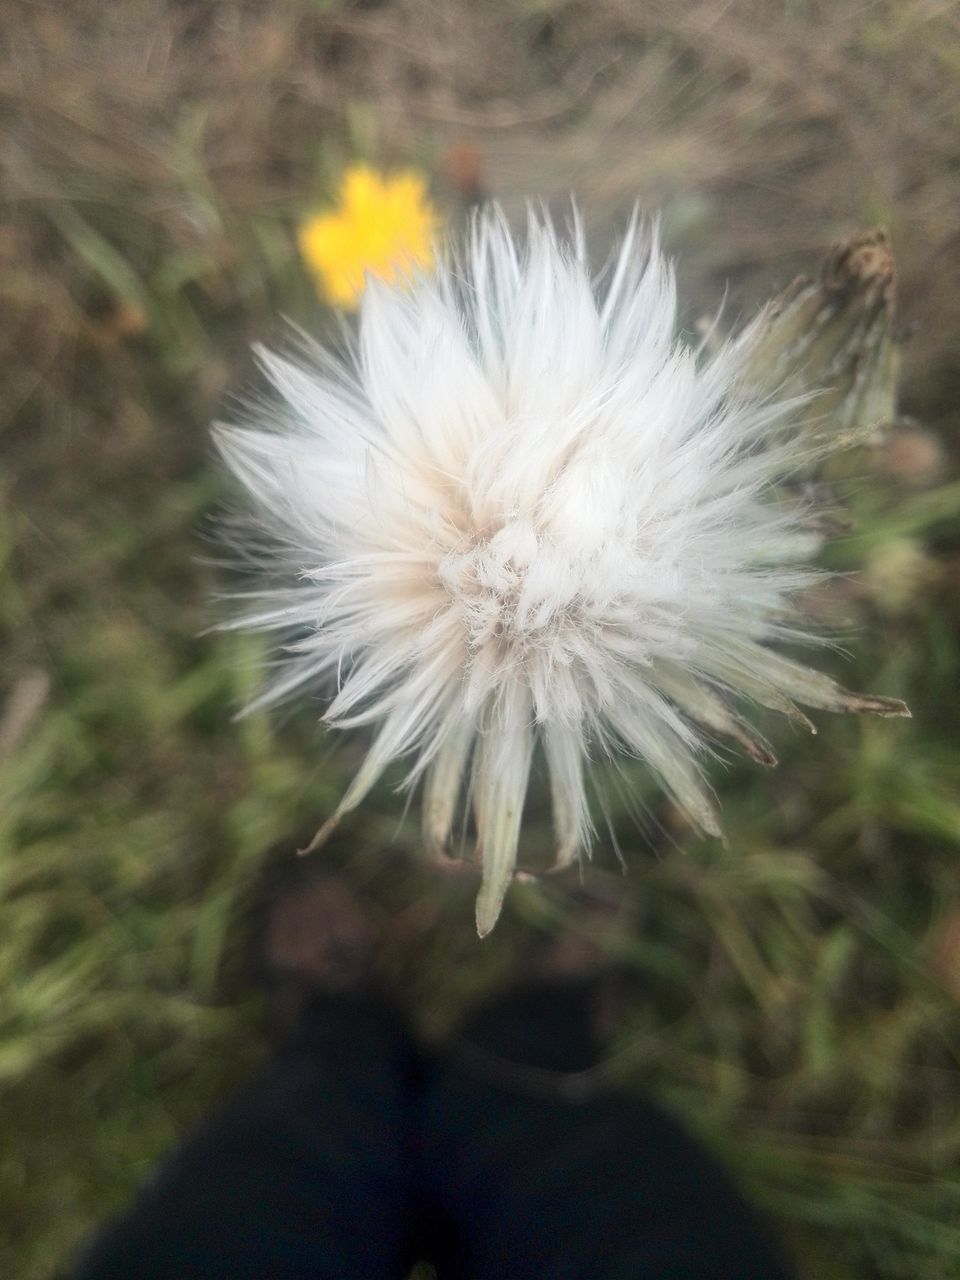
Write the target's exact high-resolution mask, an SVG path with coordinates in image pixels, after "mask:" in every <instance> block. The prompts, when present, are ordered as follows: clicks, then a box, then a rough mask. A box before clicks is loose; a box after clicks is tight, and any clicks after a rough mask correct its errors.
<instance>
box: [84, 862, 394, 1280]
mask: <svg viewBox="0 0 960 1280" xmlns="http://www.w3.org/2000/svg"><path fill="white" fill-rule="evenodd" d="M370 951H371V941H370V936H369V929H368V928H367V925H366V922H365V919H364V917H363V913H362V910H361V908H360V907H359V906H358V905H357V903H356V902H355V901H354V899H353V898H352V896H351V894H350V892H349V890H347V889H346V888H345V887H344V886H342V885H340V884H339V883H338V882H337V881H335V880H331V881H328V882H326V883H321V884H318V885H313V886H307V888H306V889H304V888H302V887H300V888H297V889H296V891H295V892H292V893H284V894H282V895H281V896H280V898H279V899H278V901H277V903H275V904H274V907H273V908H272V909H271V914H270V917H269V920H268V928H267V940H266V970H267V972H266V975H265V976H266V977H267V979H268V981H269V983H270V985H271V988H272V989H273V991H274V999H273V1001H272V1007H273V1008H274V1011H275V1013H276V1014H277V1015H278V1017H279V1021H280V1023H281V1025H282V1027H284V1028H285V1029H286V1035H285V1040H286V1043H285V1045H284V1047H283V1048H282V1050H281V1051H280V1053H279V1054H278V1056H277V1058H276V1060H275V1061H274V1063H273V1065H272V1066H271V1067H270V1068H269V1069H268V1070H267V1071H266V1072H265V1073H264V1074H263V1076H262V1078H261V1079H260V1080H259V1081H258V1082H257V1083H255V1084H254V1085H253V1086H251V1087H250V1088H249V1089H248V1090H247V1091H246V1093H245V1094H244V1095H243V1096H242V1097H241V1098H239V1099H238V1100H237V1101H236V1102H234V1103H233V1104H232V1105H230V1106H228V1107H227V1108H226V1109H225V1110H223V1111H222V1112H221V1113H220V1114H219V1115H218V1116H216V1117H214V1118H213V1119H211V1120H210V1121H208V1122H207V1123H206V1125H205V1126H204V1127H203V1128H202V1129H201V1130H200V1131H199V1132H198V1133H196V1134H195V1135H194V1136H193V1137H192V1138H189V1139H188V1140H187V1142H186V1143H185V1144H184V1146H183V1147H182V1148H180V1149H179V1150H178V1151H177V1152H175V1153H174V1155H173V1156H172V1157H171V1158H170V1159H169V1160H168V1161H167V1162H166V1163H165V1164H164V1165H163V1166H162V1167H161V1169H160V1171H159V1172H158V1173H157V1174H156V1175H155V1176H154V1178H153V1179H152V1180H151V1182H150V1183H149V1184H148V1185H147V1187H146V1188H145V1189H144V1190H143V1191H142V1192H141V1194H140V1196H139V1198H138V1200H137V1202H136V1203H135V1205H134V1206H133V1208H132V1209H131V1210H130V1211H129V1212H128V1213H127V1214H126V1215H124V1216H123V1217H121V1218H120V1219H119V1220H117V1221H116V1222H115V1223H112V1224H110V1225H109V1226H108V1227H107V1228H106V1229H105V1230H104V1231H102V1232H101V1234H100V1235H99V1236H98V1237H97V1238H96V1239H95V1240H94V1241H93V1243H92V1244H91V1245H89V1246H88V1247H87V1249H86V1250H85V1252H84V1254H83V1255H82V1256H81V1259H80V1261H79V1262H78V1264H77V1265H76V1268H75V1270H74V1271H73V1272H72V1273H71V1280H402V1278H403V1277H404V1276H405V1275H406V1273H407V1270H408V1269H409V1256H408V1232H409V1217H410V1214H409V1209H408V1202H407V1201H408V1195H409V1189H410V1185H411V1179H410V1171H409V1160H408V1153H409V1140H408V1133H407V1128H408V1124H409V1113H410V1095H411V1089H412V1087H413V1085H412V1076H413V1075H414V1074H415V1072H416V1070H417V1061H416V1057H415V1054H414V1051H413V1050H412V1048H411V1046H410V1042H409V1040H408V1038H407V1036H406V1033H405V1031H404V1029H403V1027H402V1026H401V1024H400V1022H399V1020H398V1018H397V1017H396V1016H395V1014H394V1013H393V1012H392V1010H391V1009H390V1008H388V1007H387V1006H386V1005H385V1004H384V1003H383V1002H382V1001H381V1000H379V999H377V998H375V997H374V996H373V995H371V994H369V991H370V984H368V983H367V982H366V981H365V973H366V968H367V965H368V963H369V953H370Z"/></svg>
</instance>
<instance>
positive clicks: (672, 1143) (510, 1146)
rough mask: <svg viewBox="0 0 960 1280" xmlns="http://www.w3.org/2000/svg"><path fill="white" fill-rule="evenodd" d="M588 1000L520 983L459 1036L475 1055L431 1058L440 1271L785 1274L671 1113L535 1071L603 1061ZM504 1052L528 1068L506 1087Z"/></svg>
mask: <svg viewBox="0 0 960 1280" xmlns="http://www.w3.org/2000/svg"><path fill="white" fill-rule="evenodd" d="M589 998H590V993H589V991H588V989H587V988H585V987H580V988H575V987H562V988H561V987H538V988H536V989H530V990H527V991H525V992H518V993H516V994H514V995H512V996H510V997H508V998H506V999H503V1000H501V1001H499V1002H497V1003H496V1004H495V1005H493V1006H491V1007H489V1008H488V1009H486V1010H485V1011H483V1012H482V1013H481V1014H480V1015H479V1016H478V1017H477V1018H475V1019H474V1021H473V1023H472V1024H471V1025H470V1026H469V1027H468V1028H467V1029H466V1031H465V1032H464V1036H463V1039H464V1041H465V1042H467V1044H468V1045H470V1046H474V1047H475V1049H476V1050H479V1052H475V1051H468V1052H467V1054H466V1057H463V1056H461V1057H460V1059H459V1061H457V1060H456V1059H454V1060H451V1061H448V1062H446V1063H443V1064H441V1065H438V1066H437V1067H436V1068H435V1069H434V1076H433V1080H432V1083H431V1086H430V1088H429V1091H428V1094H427V1101H426V1104H425V1114H424V1118H423V1121H422V1129H423V1131H424V1132H425V1135H426V1136H425V1139H424V1150H423V1164H424V1173H423V1180H424V1182H425V1184H426V1185H427V1186H428V1187H429V1188H430V1189H431V1191H432V1194H433V1197H434V1201H435V1213H436V1217H437V1220H438V1221H441V1222H444V1223H446V1224H452V1233H453V1234H452V1236H451V1239H450V1241H449V1242H448V1245H447V1247H446V1254H445V1258H443V1259H441V1261H442V1262H444V1264H445V1265H443V1266H442V1268H441V1270H440V1273H439V1274H440V1277H441V1280H448V1278H449V1280H505V1278H506V1277H509V1280H527V1278H528V1277H529V1278H530V1280H532V1278H533V1277H537V1278H538V1280H541V1278H542V1277H547V1276H549V1277H550V1280H573V1278H574V1277H577V1280H668V1278H669V1280H784V1278H785V1277H786V1276H787V1275H788V1272H787V1271H786V1270H785V1269H784V1267H783V1265H782V1264H781V1263H780V1262H779V1260H778V1259H777V1257H776V1254H775V1252H774V1251H773V1249H772V1247H771V1246H770V1244H769V1243H768V1241H767V1239H766V1237H765V1235H764V1234H763V1232H762V1230H761V1228H760V1226H759V1224H758V1222H757V1220H756V1219H755V1218H754V1216H753V1214H752V1213H751V1211H750V1210H749V1209H748V1207H747V1206H746V1204H744V1202H743V1201H742V1199H741V1198H740V1196H739V1195H738V1194H737V1192H736V1191H735V1190H734V1189H733V1187H732V1186H731V1184H730V1183H729V1181H728V1180H727V1178H726V1177H725V1175H724V1174H723V1173H722V1171H721V1170H720V1169H719V1168H718V1167H717V1166H716V1165H715V1164H714V1162H713V1161H712V1159H711V1158H710V1157H709V1156H708V1155H707V1154H706V1153H705V1152H704V1151H703V1150H702V1149H701V1148H700V1147H699V1146H698V1145H697V1144H696V1143H695V1142H693V1141H692V1139H691V1138H689V1137H688V1136H687V1135H686V1134H685V1133H684V1132H683V1131H682V1130H681V1129H680V1128H679V1126H678V1125H677V1124H676V1122H675V1121H673V1120H672V1119H670V1118H669V1117H668V1116H667V1115H666V1114H665V1113H663V1112H661V1111H660V1110H659V1109H658V1108H656V1107H654V1106H653V1105H651V1104H650V1103H647V1102H645V1101H642V1100H640V1099H637V1098H633V1097H627V1096H619V1095H617V1094H615V1093H612V1092H609V1091H607V1090H604V1089H603V1088H600V1089H598V1090H596V1091H594V1093H593V1095H592V1096H589V1097H585V1098H582V1099H581V1100H572V1099H571V1098H570V1097H569V1096H568V1097H564V1096H563V1095H562V1094H561V1093H559V1092H558V1090H557V1087H556V1081H554V1082H553V1086H552V1087H551V1083H550V1078H549V1075H542V1076H541V1075H539V1074H538V1069H542V1070H543V1071H544V1072H545V1073H549V1072H575V1071H580V1070H583V1069H585V1068H588V1067H590V1066H592V1065H593V1063H594V1062H595V1061H596V1056H597V1055H596V1052H595V1048H594V1045H593V1043H592V1039H591V1036H590V1034H589V1031H588V1028H589V1016H588V1009H589ZM485 1055H491V1057H486V1056H485ZM494 1059H496V1060H502V1059H507V1060H509V1061H510V1062H512V1063H518V1064H524V1065H525V1066H526V1067H527V1068H528V1071H527V1072H526V1074H523V1075H521V1077H520V1078H518V1079H517V1080H516V1083H514V1084H513V1085H511V1084H510V1083H509V1080H508V1079H507V1078H506V1076H504V1074H503V1072H502V1068H501V1067H499V1066H497V1064H496V1061H495V1060H494ZM529 1068H532V1069H533V1070H532V1071H531V1070H529ZM508 1074H509V1073H508ZM568 1093H569V1091H568Z"/></svg>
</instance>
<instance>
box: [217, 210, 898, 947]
mask: <svg viewBox="0 0 960 1280" xmlns="http://www.w3.org/2000/svg"><path fill="white" fill-rule="evenodd" d="M676 309H677V304H676V291H675V285H674V276H673V271H672V268H671V266H670V264H669V263H668V262H667V261H666V260H665V259H664V257H663V256H662V254H661V252H660V249H659V246H658V243H657V238H656V234H655V231H653V230H650V229H646V230H645V229H644V228H642V227H641V226H640V225H639V224H638V223H636V222H634V223H633V224H632V225H631V227H630V228H629V230H628V231H627V233H626V236H625V238H624V239H623V242H622V244H621V245H620V247H619V251H618V253H617V255H616V257H615V258H614V259H613V260H612V261H611V263H610V265H609V266H608V268H607V270H606V272H604V273H601V276H600V278H599V279H595V278H594V276H593V275H592V273H591V269H590V267H589V265H588V262H587V255H586V252H585V248H584V242H583V235H582V233H581V231H580V229H579V226H578V225H577V224H575V225H574V227H573V229H572V231H571V232H570V233H569V234H562V233H560V232H559V231H558V230H557V229H556V228H555V227H554V225H553V224H552V223H551V222H550V221H549V219H548V218H547V217H546V216H545V215H541V214H537V213H531V214H530V215H529V218H528V222H527V226H526V229H525V232H524V234H523V235H522V236H517V235H515V234H514V233H513V232H512V231H511V229H510V227H509V226H508V224H507V222H506V220H505V218H504V217H503V215H502V214H501V213H500V212H499V211H498V210H497V209H496V208H490V209H487V210H485V211H483V212H482V213H481V214H480V215H479V216H478V217H477V219H476V221H475V223H474V225H473V228H472V232H471V234H470V235H469V236H468V237H467V239H466V243H465V245H464V246H463V248H462V250H461V251H460V252H459V253H457V252H452V253H451V254H449V255H448V256H447V258H446V259H445V260H444V261H442V262H441V263H440V265H439V267H438V268H437V270H436V271H435V272H433V273H432V274H430V275H422V276H419V277H416V278H413V279H410V280H407V281H405V282H403V284H401V285H396V286H390V285H384V284H382V283H378V282H376V281H373V280H370V281H369V282H368V286H367V289H366V291H365V295H364V298H363V302H362V306H361V311H360V316H359V324H358V328H357V329H356V331H355V335H354V337H353V338H352V339H350V340H349V341H348V342H347V343H346V348H345V350H344V351H343V352H342V353H341V354H339V355H334V354H331V353H330V352H328V351H326V350H322V349H320V348H317V347H310V346H309V345H308V344H305V345H304V347H303V349H302V350H301V351H300V352H299V353H298V354H297V356H296V357H295V358H291V357H289V356H287V357H281V356H279V355H275V354H272V353H269V352H261V353H260V359H261V362H262V365H263V367H264V369H265V371H266V373H267V375H268V377H269V379H270V381H271V382H272V384H273V387H274V388H275V391H276V398H275V400H273V401H272V402H271V403H270V404H269V405H266V406H260V407H259V408H256V409H252V410H251V411H250V414H249V419H248V420H247V421H245V422H242V423H239V424H237V425H230V426H226V425H224V426H220V427H219V428H218V429H217V443H218V445H219V448H220V450H221V452H222V454H223V457H224V458H225V460H226V462H227V464H228V466H229V468H230V469H231V471H232V472H233V474H234V475H235V477H236V478H237V479H238V480H239V482H240V484H241V485H242V486H243V489H244V490H245V491H246V495H247V500H248V501H247V508H248V512H249V525H248V534H247V535H246V536H247V538H248V545H249V546H250V547H253V548H255V549H256V550H255V552H254V558H255V560H256V562H257V565H258V567H259V571H260V572H262V573H263V574H264V575H265V584H264V589H262V590H256V591H253V592H251V593H250V595H249V597H248V599H247V600H246V602H245V604H244V606H243V608H242V611H241V612H240V613H239V616H237V617H235V618H234V619H233V620H232V622H231V623H230V624H229V625H231V626H238V627H242V628H249V629H255V630H260V631H268V632H271V633H273V634H274V635H275V637H276V641H277V650H276V658H277V661H276V663H275V664H274V665H273V668H272V674H271V676H270V678H269V681H268V683H267V685H266V688H265V691H264V693H263V695H262V696H261V698H260V699H259V700H258V701H259V702H260V703H263V702H274V701H279V700H280V699H283V698H288V697H292V696H295V695H297V694H301V693H307V692H310V693H315V692H317V691H325V692H326V693H327V694H328V696H329V699H330V700H329V705H327V707H326V711H325V715H324V719H325V721H326V722H327V724H328V725H330V726H331V727H334V728H338V729H360V728H363V727H369V728H371V729H372V730H373V734H372V741H371V744H370V746H369V750H368V752H367V755H366V758H365V760H364V763H363V765H362V767H361V768H360V770H359V772H358V773H357V775H356V776H355V778H354V779H353V781H352V783H351V784H350V785H349V787H348V788H347V790H346V793H345V794H344V795H343V797H342V799H341V801H340V804H339V806H338V808H337V810H336V812H335V813H334V814H333V815H332V817H331V818H330V819H329V821H328V822H327V823H325V825H324V827H323V828H322V829H321V831H320V832H319V833H318V838H317V841H315V842H314V843H315V844H316V843H319V842H320V841H321V840H322V839H323V838H324V836H325V835H326V833H327V832H328V831H329V830H330V829H331V828H332V826H333V825H334V824H335V823H336V822H337V821H338V820H339V818H340V817H341V816H342V815H343V814H345V813H347V812H348V811H349V810H352V809H354V808H355V807H356V806H357V805H358V804H359V803H360V802H361V801H362V800H363V798H364V796H365V795H366V794H367V793H368V791H369V790H370V788H371V787H372V786H373V784H374V783H375V782H376V781H377V779H378V778H379V777H380V775H381V774H382V772H383V770H384V769H385V767H386V766H387V765H388V764H390V763H391V762H392V761H394V760H397V759H399V758H404V759H406V760H407V761H408V762H409V765H410V768H409V772H408V774H407V778H406V782H407V784H408V785H410V786H412V785H414V784H416V783H418V782H419V781H421V780H422V782H423V814H424V835H425V841H426V844H427V847H428V849H429V850H431V851H433V852H435V853H441V852H442V851H444V850H445V848H446V846H447V844H448V841H449V838H450V834H451V830H452V829H453V827H454V824H455V822H456V819H457V814H458V812H459V810H460V808H461V806H462V805H464V804H467V805H469V806H470V807H471V809H472V812H473V818H474V824H475V830H476V857H477V859H478V861H479V862H480V865H481V868H482V885H481V889H480V893H479V897H478V900H477V927H478V930H479V932H480V933H481V935H482V934H486V933H488V932H489V931H490V929H491V928H492V927H493V925H494V924H495V922H496V919H497V916H498V915H499V912H500V909H501V905H502V902H503V898H504V894H505V892H506V889H507V887H508V885H509V883H510V880H511V878H512V875H513V873H514V869H515V865H516V860H517V847H518V841H519V836H520V827H521V817H522V812H523V807H524V799H525V795H526V791H527V785H528V779H529V775H530V769H531V760H532V757H533V754H534V750H535V747H536V746H537V745H538V744H539V745H540V746H542V751H543V756H544V759H545V761H546V765H547V769H548V771H549V776H550V787H551V794H552V804H553V817H554V826H555V832H556V861H557V864H558V865H560V866H565V865H567V864H569V863H570V862H571V861H572V860H574V859H575V858H576V857H578V856H579V855H581V854H583V853H584V852H585V851H586V850H588V849H589V846H590V842H591V837H592V830H593V827H592V819H591V811H590V805H589V803H588V796H587V788H586V777H585V775H586V772H587V770H588V768H589V762H590V759H591V758H595V757H596V756H597V755H598V753H608V754H616V753H621V752H622V753H628V754H630V755H632V756H635V757H639V758H641V759H642V760H644V761H645V762H646V764H647V765H648V766H649V767H650V769H651V770H653V771H654V773H655V774H656V775H657V776H658V778H659V780H660V782H661V784H662V785H663V787H664V788H665V790H666V791H667V792H668V793H669V794H670V795H671V797H672V798H673V800H674V801H675V803H676V804H677V805H678V806H679V807H680V809H681V810H682V811H683V812H684V813H685V814H686V815H687V816H688V817H689V819H690V820H691V821H692V822H693V823H694V824H695V825H696V826H697V827H698V828H700V829H701V830H702V831H704V832H708V833H710V834H713V835H719V834H720V825H719V820H718V816H717V812H716V807H715V804H714V801H713V798H712V796H711V793H710V790H709V788H708V787H707V786H706V784H705V782H704V779H703V776H702V762H703V758H704V755H705V753H706V752H708V750H709V742H710V740H711V739H714V738H716V736H718V735H720V736H727V737H730V738H732V739H734V740H736V742H737V743H739V744H740V745H741V746H742V747H743V748H744V749H745V750H746V751H747V752H748V753H749V754H750V755H751V756H752V757H753V758H754V759H755V760H757V761H759V762H760V763H762V764H773V763H775V761H774V758H773V754H772V752H771V750H770V747H769V746H768V745H767V743H766V742H764V741H763V740H762V739H761V738H760V737H759V736H758V734H757V733H756V732H755V731H754V730H753V729H752V728H751V727H750V725H749V724H748V723H747V722H746V721H745V720H744V719H742V718H741V715H740V713H739V712H738V711H737V710H735V706H738V705H742V704H747V705H749V704H751V703H752V704H759V705H760V706H763V707H768V708H774V709H776V710H777V711H781V712H783V713H785V714H786V715H788V716H791V717H793V718H794V719H796V720H799V721H800V722H802V723H807V724H809V722H808V721H807V720H806V717H805V716H804V715H803V713H802V712H801V711H800V710H799V709H798V708H797V706H796V704H797V703H802V704H805V705H806V706H809V707H815V708H819V709H824V710H829V711H858V712H876V713H878V714H881V715H901V714H906V708H905V707H904V706H903V704H902V703H899V702H895V701H893V700H888V699H883V698H875V697H861V696H858V695H855V694H851V693H848V692H846V691H844V690H843V689H841V688H840V687H839V686H838V685H837V684H836V683H835V682H834V681H833V680H832V679H830V678H829V677H827V676H826V675H823V674H820V673H819V672H817V671H815V670H813V669H811V668H808V667H806V666H804V665H801V664H799V663H798V662H796V661H795V660H793V659H792V658H789V657H786V656H784V655H783V654H782V653H780V652H778V650H777V645H778V644H779V643H780V642H783V641H790V642H796V641H798V640H804V639H811V637H810V636H809V635H808V634H807V632H806V630H805V628H804V625H803V621H802V619H801V618H800V617H799V616H798V614H797V609H796V606H795V603H794V601H795V599H796V596H797V593H798V591H800V589H801V588H804V587H806V586H807V585H808V584H810V583H811V581H813V580H814V578H815V577H816V576H817V575H816V573H815V572H814V571H813V570H811V569H810V568H809V567H807V564H808V562H809V559H810V557H811V555H812V553H813V552H814V551H815V550H816V546H817V541H818V538H817V535H816V534H815V533H814V532H813V531H812V529H811V524H810V520H809V514H810V513H809V512H808V511H807V510H805V509H804V507H803V504H802V503H798V502H797V501H796V500H794V499H793V498H791V497H790V496H788V495H785V494H784V493H783V492H782V491H781V490H782V481H783V480H784V478H785V477H788V476H790V475H791V474H792V473H794V472H795V471H796V470H797V469H798V468H799V467H801V466H805V465H808V464H809V461H810V443H809V438H804V437H803V434H802V433H799V432H796V431H793V430H790V429H788V420H789V421H792V420H794V419H795V417H796V409H797V402H796V400H795V399H792V400H784V401H777V400H776V399H771V398H770V397H769V396H768V397H762V398H760V397H757V396H756V395H755V394H751V393H750V391H749V390H748V388H747V387H746V386H745V385H743V378H742V373H743V369H744V367H745V365H746V362H747V361H748V359H749V353H750V344H751V331H749V330H748V331H747V332H746V333H745V334H744V335H741V337H740V339H738V340H737V341H736V342H735V343H732V344H729V345H727V346H725V347H724V348H722V349H721V350H720V351H719V352H717V353H715V354H712V355H710V356H704V355H702V353H697V352H695V351H693V350H691V349H690V348H689V347H687V346H686V345H684V344H683V343H681V342H680V341H678V339H677V337H676Z"/></svg>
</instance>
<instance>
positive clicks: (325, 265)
mask: <svg viewBox="0 0 960 1280" xmlns="http://www.w3.org/2000/svg"><path fill="white" fill-rule="evenodd" d="M438 227H439V219H438V217H437V214H436V210H435V209H434V207H433V205H432V203H431V202H430V199H429V197H428V196H427V191H426V181H425V179H424V178H423V176H422V175H421V174H419V173H416V172H414V171H412V170H407V171H403V172H400V173H393V174H379V173H377V172H376V171H375V170H373V169H371V168H369V167H368V166H366V165H358V166H356V167H355V168H352V169H348V170H347V172H346V173H345V174H344V178H343V182H342V183H341V187H340V194H339V198H338V201H337V205H336V207H335V208H334V209H332V210H327V211H324V212H323V213H320V214H317V215H316V216H315V217H312V218H308V219H307V220H306V221H305V222H304V223H303V224H302V225H301V227H300V234H299V243H300V252H301V253H302V254H303V258H304V261H305V262H306V264H307V266H308V267H309V268H310V270H311V271H312V273H313V274H314V276H315V278H316V282H317V289H318V292H319V293H320V296H321V297H322V298H324V299H325V300H326V301H327V302H330V303H332V304H333V305H334V306H340V307H346V308H351V309H352V308H354V307H356V306H357V304H358V303H359V301H360V296H361V294H362V293H363V288H364V282H365V279H366V275H367V273H368V272H369V273H370V275H372V276H376V277H377V278H378V279H381V280H386V281H388V282H394V281H396V280H397V279H398V277H400V276H402V275H403V274H406V273H409V272H410V271H415V270H426V271H429V270H430V269H431V268H432V266H433V262H434V249H433V242H434V238H435V236H436V233H437V230H438Z"/></svg>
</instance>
